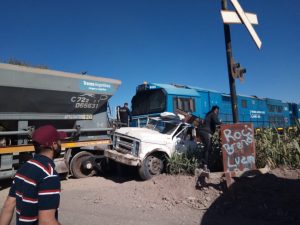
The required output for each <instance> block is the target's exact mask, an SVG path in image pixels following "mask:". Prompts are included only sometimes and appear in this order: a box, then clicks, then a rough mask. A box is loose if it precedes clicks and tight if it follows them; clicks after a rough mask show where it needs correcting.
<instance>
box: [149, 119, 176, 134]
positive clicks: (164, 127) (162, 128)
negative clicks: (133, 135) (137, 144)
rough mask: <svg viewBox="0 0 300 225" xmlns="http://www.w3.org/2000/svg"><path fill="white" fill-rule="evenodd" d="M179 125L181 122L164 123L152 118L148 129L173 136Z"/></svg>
mask: <svg viewBox="0 0 300 225" xmlns="http://www.w3.org/2000/svg"><path fill="white" fill-rule="evenodd" d="M178 124H179V122H177V121H163V120H159V119H152V118H150V119H149V121H148V123H147V125H146V127H147V128H148V129H151V130H156V131H158V132H160V133H162V134H172V133H173V132H174V131H175V130H176V128H177V126H178Z"/></svg>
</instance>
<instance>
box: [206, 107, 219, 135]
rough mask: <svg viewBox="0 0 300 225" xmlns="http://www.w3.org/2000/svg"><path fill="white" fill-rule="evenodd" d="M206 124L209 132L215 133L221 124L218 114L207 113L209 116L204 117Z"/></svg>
mask: <svg viewBox="0 0 300 225" xmlns="http://www.w3.org/2000/svg"><path fill="white" fill-rule="evenodd" d="M204 124H205V127H206V129H207V130H208V132H210V133H211V134H213V133H215V131H216V126H217V125H220V124H221V122H220V120H219V118H218V115H217V114H216V113H214V112H210V113H208V114H207V116H206V117H205V119H204Z"/></svg>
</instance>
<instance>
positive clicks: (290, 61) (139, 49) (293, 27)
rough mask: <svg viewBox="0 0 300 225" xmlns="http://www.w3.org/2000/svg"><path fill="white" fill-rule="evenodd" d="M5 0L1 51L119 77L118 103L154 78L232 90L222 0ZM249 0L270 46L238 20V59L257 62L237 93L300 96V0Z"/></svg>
mask: <svg viewBox="0 0 300 225" xmlns="http://www.w3.org/2000/svg"><path fill="white" fill-rule="evenodd" d="M228 1H229V0H228ZM0 2H1V7H0V27H1V32H0V60H2V61H5V60H7V59H9V58H16V59H19V60H23V61H26V62H28V63H31V64H43V65H47V66H48V67H49V68H50V69H55V70H61V71H67V72H75V73H80V72H82V71H88V74H91V75H97V76H103V77H110V78H114V79H119V80H121V81H122V85H121V86H120V88H119V90H118V91H117V93H116V94H115V95H114V96H113V98H112V99H111V102H110V104H111V105H112V106H116V105H119V104H123V102H125V101H127V102H129V103H130V101H131V98H132V96H133V95H134V93H135V88H136V86H137V85H138V84H141V83H143V82H144V81H148V82H157V83H177V84H185V85H193V86H198V87H201V88H207V89H213V90H217V91H221V92H225V93H229V84H228V75H227V65H226V55H225V44H224V32H223V24H222V20H221V16H220V7H221V0H82V1H79V0H72V1H67V0H42V1H38V0H26V1H24V0H1V1H0ZM239 2H240V4H241V5H242V7H243V8H244V9H245V11H248V12H254V13H256V14H257V15H258V20H259V25H258V26H255V30H256V31H257V33H258V35H259V36H260V38H261V40H262V42H263V46H262V49H261V50H260V51H259V50H258V49H257V48H256V46H255V44H254V43H253V41H252V39H251V37H250V36H249V34H248V32H247V30H246V29H245V27H244V26H243V25H232V26H231V36H232V46H233V55H234V58H235V60H236V61H239V62H240V63H241V64H242V66H244V67H246V68H247V73H246V77H245V81H244V83H240V82H239V81H237V83H236V86H237V93H238V94H244V95H256V96H259V97H269V98H275V99H281V100H284V101H290V102H297V103H300V92H299V89H300V87H299V86H300V69H299V68H300V41H299V40H300V10H299V8H300V1H299V0H288V1H283V0H239ZM229 6H230V8H231V9H232V6H231V4H229Z"/></svg>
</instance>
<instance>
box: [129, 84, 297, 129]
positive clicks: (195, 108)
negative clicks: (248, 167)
mask: <svg viewBox="0 0 300 225" xmlns="http://www.w3.org/2000/svg"><path fill="white" fill-rule="evenodd" d="M237 102H238V116H239V121H240V122H251V123H253V125H254V127H255V128H278V129H283V128H287V127H291V126H295V123H296V121H299V119H300V104H296V103H286V102H282V101H281V100H276V99H270V98H258V97H256V96H244V95H238V96H237ZM131 105H132V126H141V125H143V124H145V122H146V120H147V118H148V117H149V116H158V115H159V114H160V113H162V112H175V111H176V109H179V110H182V111H185V112H188V113H191V114H193V115H195V116H197V117H200V118H204V117H205V114H206V113H207V112H208V111H209V110H210V108H211V107H212V106H213V105H218V106H219V107H220V114H219V117H220V119H221V120H222V122H223V123H232V110H231V97H230V95H228V94H224V93H220V92H217V91H212V90H207V89H202V88H198V87H192V86H185V85H177V84H158V83H146V82H145V83H143V84H141V85H138V86H137V89H136V94H135V96H134V97H133V98H132V101H131Z"/></svg>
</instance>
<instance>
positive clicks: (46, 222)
mask: <svg viewBox="0 0 300 225" xmlns="http://www.w3.org/2000/svg"><path fill="white" fill-rule="evenodd" d="M55 213H56V209H49V210H39V225H60V223H59V222H58V221H57V219H56V218H55ZM1 225H2V224H1Z"/></svg>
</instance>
